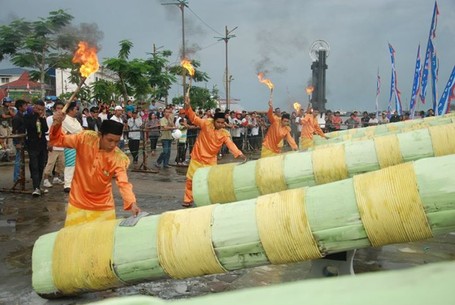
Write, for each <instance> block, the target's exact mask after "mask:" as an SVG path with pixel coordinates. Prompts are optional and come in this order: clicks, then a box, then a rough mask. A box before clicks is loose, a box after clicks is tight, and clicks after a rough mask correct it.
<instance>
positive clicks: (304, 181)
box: [283, 152, 316, 189]
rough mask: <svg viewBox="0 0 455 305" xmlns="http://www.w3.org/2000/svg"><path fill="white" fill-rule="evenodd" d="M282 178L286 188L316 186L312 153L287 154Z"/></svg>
mask: <svg viewBox="0 0 455 305" xmlns="http://www.w3.org/2000/svg"><path fill="white" fill-rule="evenodd" d="M283 170H284V178H285V180H286V184H287V186H288V188H290V189H295V188H299V187H304V186H312V185H315V184H316V181H315V180H314V175H313V159H312V153H297V152H296V153H288V154H286V156H285V157H284V169H283Z"/></svg>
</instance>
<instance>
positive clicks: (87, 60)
mask: <svg viewBox="0 0 455 305" xmlns="http://www.w3.org/2000/svg"><path fill="white" fill-rule="evenodd" d="M96 51H97V50H96V48H94V47H90V46H89V45H88V43H87V42H85V41H80V42H79V44H78V49H77V50H76V53H74V56H73V60H72V62H73V63H75V64H80V65H81V67H80V68H79V72H80V73H81V80H80V82H79V84H78V85H77V88H76V90H75V91H74V92H73V94H72V95H71V97H70V98H69V99H68V101H67V102H66V104H65V106H64V107H63V112H65V111H66V109H68V106H69V104H70V103H71V102H72V101H73V99H74V98H75V97H76V95H77V94H78V93H79V91H80V90H81V87H82V85H83V84H84V82H85V80H86V79H87V77H89V75H90V74H92V73H95V72H96V71H98V69H99V67H100V65H99V63H98V57H97V56H96Z"/></svg>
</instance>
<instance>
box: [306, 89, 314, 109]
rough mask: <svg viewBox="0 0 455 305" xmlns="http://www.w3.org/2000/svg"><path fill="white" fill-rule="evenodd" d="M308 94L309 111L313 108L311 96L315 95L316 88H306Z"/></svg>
mask: <svg viewBox="0 0 455 305" xmlns="http://www.w3.org/2000/svg"><path fill="white" fill-rule="evenodd" d="M305 90H306V94H308V110H309V109H310V108H311V107H312V105H311V94H312V93H313V91H314V87H313V86H311V85H309V86H308V87H306V89H305Z"/></svg>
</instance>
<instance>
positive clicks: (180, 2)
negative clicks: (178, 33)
mask: <svg viewBox="0 0 455 305" xmlns="http://www.w3.org/2000/svg"><path fill="white" fill-rule="evenodd" d="M176 1H177V2H168V3H161V5H176V6H178V7H179V9H180V11H181V12H182V57H181V59H182V60H183V59H184V58H185V55H186V51H185V7H188V1H187V0H176ZM182 86H183V96H185V89H186V88H185V87H186V71H185V69H182Z"/></svg>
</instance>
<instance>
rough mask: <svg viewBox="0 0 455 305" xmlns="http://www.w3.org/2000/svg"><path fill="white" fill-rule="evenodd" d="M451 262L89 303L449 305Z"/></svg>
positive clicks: (454, 265)
mask: <svg viewBox="0 0 455 305" xmlns="http://www.w3.org/2000/svg"><path fill="white" fill-rule="evenodd" d="M454 274H455V263H454V262H444V263H434V264H429V265H424V266H418V267H414V268H409V269H407V270H394V271H384V272H374V273H363V274H359V275H357V276H343V277H339V278H336V279H333V278H326V279H314V280H303V281H297V282H292V283H286V284H278V285H273V286H267V287H257V288H249V289H243V290H237V291H229V292H222V293H215V294H211V295H206V296H202V297H195V298H190V299H180V300H169V301H167V300H162V299H159V298H155V297H149V296H131V297H121V298H114V299H107V300H104V301H99V302H95V303H91V304H92V305H166V304H172V305H193V304H197V305H213V304H218V305H230V304H250V305H253V304H260V305H276V304H280V305H295V304H312V305H333V304H369V305H383V304H401V305H404V304H412V305H428V304H453V300H454V299H455V293H454V291H453V284H452V283H453V275H454Z"/></svg>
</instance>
